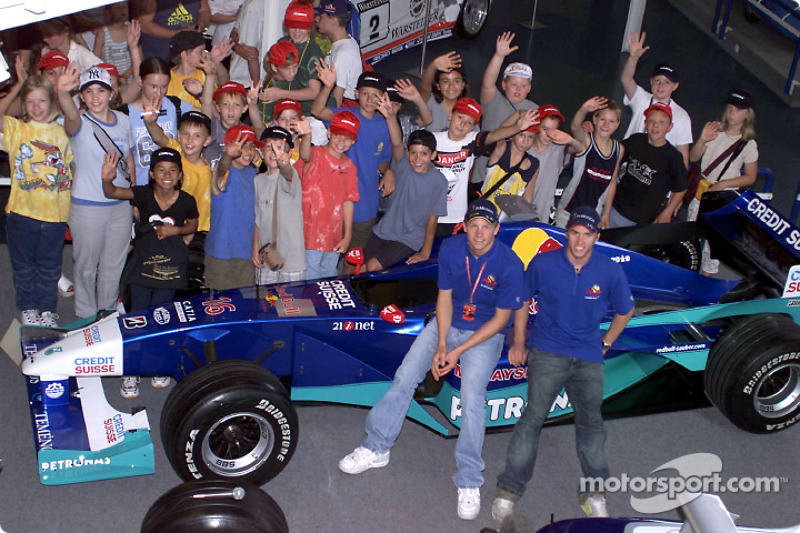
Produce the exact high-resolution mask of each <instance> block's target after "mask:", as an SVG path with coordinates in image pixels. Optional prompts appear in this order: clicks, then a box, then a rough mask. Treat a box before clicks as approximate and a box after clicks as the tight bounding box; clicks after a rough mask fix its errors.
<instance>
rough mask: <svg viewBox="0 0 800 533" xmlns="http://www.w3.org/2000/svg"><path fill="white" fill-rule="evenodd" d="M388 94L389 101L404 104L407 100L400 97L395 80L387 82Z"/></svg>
mask: <svg viewBox="0 0 800 533" xmlns="http://www.w3.org/2000/svg"><path fill="white" fill-rule="evenodd" d="M386 94H388V95H389V100H391V101H392V102H397V103H398V104H402V103H403V102H405V99H404V98H403V97H402V96H400V91H398V90H397V87H395V86H394V80H386Z"/></svg>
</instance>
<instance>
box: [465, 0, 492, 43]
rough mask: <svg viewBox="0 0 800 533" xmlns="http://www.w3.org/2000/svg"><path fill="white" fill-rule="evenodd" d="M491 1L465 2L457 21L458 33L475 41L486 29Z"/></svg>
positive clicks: (473, 0) (469, 0)
mask: <svg viewBox="0 0 800 533" xmlns="http://www.w3.org/2000/svg"><path fill="white" fill-rule="evenodd" d="M491 4H492V2H491V0H464V3H463V4H461V11H460V12H459V13H458V20H456V33H457V34H458V35H459V36H460V37H462V38H464V39H474V38H475V37H477V36H478V35H480V33H481V31H483V28H484V27H486V20H487V19H488V18H489V9H490V8H491Z"/></svg>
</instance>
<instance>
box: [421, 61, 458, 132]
mask: <svg viewBox="0 0 800 533" xmlns="http://www.w3.org/2000/svg"><path fill="white" fill-rule="evenodd" d="M456 68H461V56H460V55H459V53H458V52H456V51H452V52H447V53H446V54H444V55H441V56H439V57H437V58H436V59H434V60H433V61H431V62H430V64H429V65H428V67H427V68H426V69H425V72H423V73H422V80H420V82H419V93H420V95H421V96H422V101H423V102H427V101H428V100H429V99H430V97H431V93H432V92H433V80H435V79H436V71H441V72H450V71H451V70H453V69H456ZM428 124H430V122H429V123H428Z"/></svg>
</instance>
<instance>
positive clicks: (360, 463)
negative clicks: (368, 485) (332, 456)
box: [339, 446, 389, 474]
mask: <svg viewBox="0 0 800 533" xmlns="http://www.w3.org/2000/svg"><path fill="white" fill-rule="evenodd" d="M388 464H389V452H384V453H378V452H373V451H372V450H368V449H367V448H364V447H363V446H359V447H358V448H356V449H355V450H353V453H351V454H349V455H346V456H345V457H344V458H343V459H342V460H341V461H339V470H341V471H342V472H344V473H345V474H360V473H361V472H364V471H366V470H369V469H370V468H383V467H384V466H386V465H388Z"/></svg>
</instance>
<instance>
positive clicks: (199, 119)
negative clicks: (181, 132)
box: [178, 110, 211, 135]
mask: <svg viewBox="0 0 800 533" xmlns="http://www.w3.org/2000/svg"><path fill="white" fill-rule="evenodd" d="M186 121H188V122H191V123H196V124H202V125H203V126H205V127H206V130H208V133H209V135H210V134H211V119H210V118H208V115H206V114H205V113H201V112H200V111H195V110H191V111H187V112H186V113H183V114H182V115H181V118H180V120H178V129H180V127H181V124H183V123H184V122H186Z"/></svg>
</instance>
